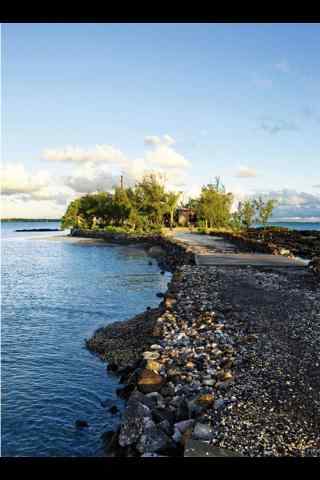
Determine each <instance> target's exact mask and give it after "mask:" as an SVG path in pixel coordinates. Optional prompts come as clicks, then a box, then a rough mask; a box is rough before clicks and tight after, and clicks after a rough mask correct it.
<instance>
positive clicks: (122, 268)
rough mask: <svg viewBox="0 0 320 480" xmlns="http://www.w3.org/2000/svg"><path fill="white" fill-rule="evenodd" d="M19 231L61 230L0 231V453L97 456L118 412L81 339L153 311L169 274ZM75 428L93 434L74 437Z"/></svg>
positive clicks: (138, 252)
mask: <svg viewBox="0 0 320 480" xmlns="http://www.w3.org/2000/svg"><path fill="white" fill-rule="evenodd" d="M23 228H59V224H58V223H54V222H50V223H46V222H40V223H36V222H17V223H16V222H3V223H2V252H1V253H2V268H1V275H2V327H1V334H2V345H1V350H2V352H1V353H2V355H1V362H2V365H1V367H2V368H1V376H2V386H1V388H2V391H1V394H2V401H1V422H2V425H1V427H2V432H1V453H2V455H3V456H34V457H42V456H50V457H59V456H66V457H79V456H103V451H102V443H101V438H100V437H101V434H102V433H103V432H104V431H106V430H109V429H112V428H114V427H115V426H116V424H117V422H118V421H119V416H117V415H116V416H113V415H111V413H109V412H108V406H111V405H114V404H115V405H117V406H118V407H119V408H120V409H121V408H122V406H123V403H122V400H120V399H119V398H117V397H116V395H115V389H116V388H117V387H118V380H117V378H115V377H113V376H112V375H111V374H107V372H106V364H105V363H103V362H102V361H101V360H99V359H98V358H97V357H96V356H95V355H93V354H92V353H90V352H89V351H88V350H87V349H86V348H85V343H84V340H85V338H89V337H90V336H91V335H92V334H93V333H94V331H95V330H96V329H97V328H99V327H102V326H105V325H107V324H108V323H110V322H113V321H117V320H125V319H128V318H130V317H132V316H134V315H136V314H138V313H140V312H142V311H143V310H144V309H145V308H146V307H147V306H150V307H155V306H157V305H158V304H159V298H157V296H156V293H157V292H164V291H165V290H166V289H167V284H168V282H169V280H170V274H169V273H166V274H165V275H161V274H160V269H159V267H158V266H157V264H156V262H155V261H154V260H153V261H152V265H149V261H150V258H149V257H148V256H147V255H146V254H145V252H144V251H143V250H142V249H141V248H137V247H133V246H129V247H127V246H110V245H106V244H93V243H92V244H88V243H79V242H77V241H74V240H72V239H68V240H66V239H63V238H59V237H61V236H62V235H65V233H61V232H52V233H51V232H50V233H31V232H30V233H15V232H14V230H16V229H23ZM51 237H55V240H52V238H51ZM101 402H105V404H106V405H107V407H105V406H103V405H102V403H101ZM77 419H83V420H86V421H87V422H88V424H89V427H88V428H84V429H81V430H80V429H76V428H75V425H74V423H75V421H76V420H77Z"/></svg>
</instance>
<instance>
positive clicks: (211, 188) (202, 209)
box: [197, 178, 233, 228]
mask: <svg viewBox="0 0 320 480" xmlns="http://www.w3.org/2000/svg"><path fill="white" fill-rule="evenodd" d="M232 200H233V196H232V194H231V193H226V192H225V188H224V186H223V185H221V184H220V179H219V178H216V181H215V183H214V184H208V185H206V186H203V187H202V189H201V195H200V199H199V202H198V206H197V214H198V217H199V220H200V221H201V219H203V220H204V221H205V227H206V228H208V226H209V227H216V228H217V227H225V226H227V225H229V223H230V219H231V215H230V209H231V205H232Z"/></svg>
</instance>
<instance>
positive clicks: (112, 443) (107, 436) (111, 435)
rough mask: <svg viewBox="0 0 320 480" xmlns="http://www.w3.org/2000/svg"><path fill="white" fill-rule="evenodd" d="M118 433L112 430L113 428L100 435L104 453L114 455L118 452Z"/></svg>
mask: <svg viewBox="0 0 320 480" xmlns="http://www.w3.org/2000/svg"><path fill="white" fill-rule="evenodd" d="M118 438H119V433H118V432H114V431H113V430H108V431H107V432H104V433H103V434H102V435H101V440H102V443H103V448H104V450H105V452H106V453H108V454H109V455H110V454H111V455H112V456H114V455H115V456H116V455H117V453H118V450H119V448H121V447H119V444H118Z"/></svg>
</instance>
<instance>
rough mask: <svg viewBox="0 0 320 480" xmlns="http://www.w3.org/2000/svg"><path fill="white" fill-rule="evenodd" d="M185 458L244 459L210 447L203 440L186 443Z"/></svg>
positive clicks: (239, 455) (225, 450)
mask: <svg viewBox="0 0 320 480" xmlns="http://www.w3.org/2000/svg"><path fill="white" fill-rule="evenodd" d="M184 456H185V457H243V456H244V455H242V454H240V453H237V452H234V451H232V450H227V449H224V448H217V447H214V446H212V445H209V443H207V442H203V441H201V440H192V439H191V440H188V441H187V443H186V447H185V451H184Z"/></svg>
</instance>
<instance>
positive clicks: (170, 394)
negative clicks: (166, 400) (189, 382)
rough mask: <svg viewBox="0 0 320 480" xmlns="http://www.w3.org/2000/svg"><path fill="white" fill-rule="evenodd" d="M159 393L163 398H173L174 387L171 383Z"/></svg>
mask: <svg viewBox="0 0 320 480" xmlns="http://www.w3.org/2000/svg"><path fill="white" fill-rule="evenodd" d="M160 393H161V395H162V396H163V397H173V395H174V386H173V385H172V384H171V383H167V384H166V385H164V386H163V387H162V388H161V390H160Z"/></svg>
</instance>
